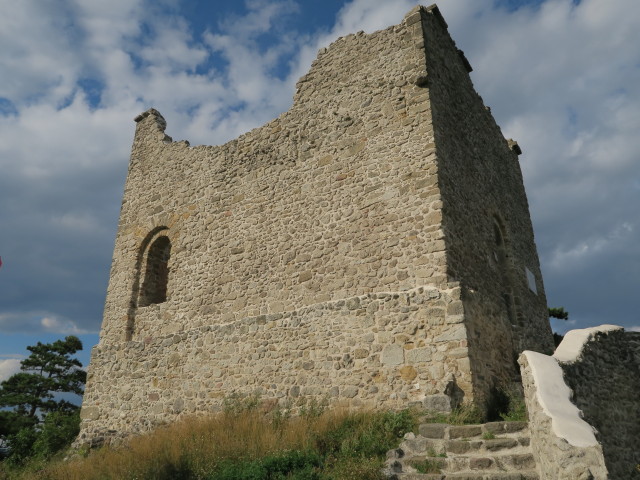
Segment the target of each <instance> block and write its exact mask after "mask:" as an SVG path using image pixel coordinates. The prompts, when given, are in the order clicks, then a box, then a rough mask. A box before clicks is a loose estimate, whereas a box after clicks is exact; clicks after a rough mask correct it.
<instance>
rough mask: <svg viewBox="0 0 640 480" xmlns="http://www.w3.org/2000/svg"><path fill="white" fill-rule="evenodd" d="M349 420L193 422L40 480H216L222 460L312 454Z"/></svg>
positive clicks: (259, 417) (258, 417) (60, 467)
mask: <svg viewBox="0 0 640 480" xmlns="http://www.w3.org/2000/svg"><path fill="white" fill-rule="evenodd" d="M347 416H348V414H347V413H346V412H339V411H331V412H325V413H323V414H322V415H319V416H304V417H291V418H281V419H277V418H276V419H274V418H273V417H267V416H265V415H264V414H263V413H261V412H259V411H258V410H247V411H243V412H241V413H221V414H218V415H215V416H211V417H206V418H203V417H199V418H188V419H185V420H183V421H180V422H177V423H175V424H172V425H170V426H166V427H161V428H159V429H157V430H155V431H154V432H153V433H151V434H148V435H142V436H138V437H133V438H131V439H130V440H129V441H128V442H127V444H126V445H125V446H122V447H119V448H118V447H104V448H102V449H99V450H97V451H94V452H91V453H90V454H89V455H88V456H87V457H86V458H82V459H73V460H70V461H67V462H57V463H52V464H50V465H49V466H48V467H47V468H45V469H44V470H41V471H40V472H31V475H34V473H35V474H36V475H37V477H29V478H38V479H47V480H87V479H105V480H107V479H118V480H121V479H122V480H125V479H129V480H134V479H135V480H138V479H156V480H163V479H171V480H177V479H181V478H194V479H205V478H210V477H209V475H210V472H212V471H214V470H215V469H216V468H217V467H218V466H219V465H220V464H221V462H225V461H240V460H242V461H250V460H254V459H259V458H262V457H265V456H269V455H274V454H276V453H278V452H283V451H290V450H309V449H312V448H314V446H315V441H316V439H317V438H319V437H322V436H323V435H324V434H326V433H327V432H329V431H331V430H335V429H336V428H338V426H339V425H340V424H341V423H342V422H344V420H345V418H346V417H347Z"/></svg>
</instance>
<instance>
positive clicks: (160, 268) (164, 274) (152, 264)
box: [138, 235, 171, 307]
mask: <svg viewBox="0 0 640 480" xmlns="http://www.w3.org/2000/svg"><path fill="white" fill-rule="evenodd" d="M170 256H171V241H170V240H169V238H168V237H166V236H164V235H163V236H160V237H158V238H157V239H156V240H154V242H153V243H152V244H151V245H150V246H149V249H148V251H147V258H146V263H145V269H144V276H143V281H142V286H141V288H140V297H139V300H138V306H139V307H146V306H148V305H153V304H156V303H162V302H165V301H166V300H167V283H168V281H169V257H170Z"/></svg>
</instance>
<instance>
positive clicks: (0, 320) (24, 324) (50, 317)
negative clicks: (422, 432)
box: [0, 311, 95, 357]
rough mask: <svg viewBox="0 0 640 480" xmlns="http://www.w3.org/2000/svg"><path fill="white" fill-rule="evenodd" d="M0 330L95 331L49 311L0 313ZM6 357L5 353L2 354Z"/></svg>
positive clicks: (80, 332) (63, 333) (65, 332)
mask: <svg viewBox="0 0 640 480" xmlns="http://www.w3.org/2000/svg"><path fill="white" fill-rule="evenodd" d="M0 331H4V332H20V333H31V334H36V333H59V334H62V335H81V334H85V333H95V331H91V330H88V329H86V328H84V327H80V326H79V325H78V323H77V322H75V321H73V320H70V319H68V318H64V317H61V316H60V315H56V314H53V313H50V312H40V311H29V312H15V313H3V314H0ZM3 356H4V357H6V356H7V355H3Z"/></svg>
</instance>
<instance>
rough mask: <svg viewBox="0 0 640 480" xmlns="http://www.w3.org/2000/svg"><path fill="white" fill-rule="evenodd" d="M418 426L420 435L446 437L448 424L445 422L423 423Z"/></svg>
mask: <svg viewBox="0 0 640 480" xmlns="http://www.w3.org/2000/svg"><path fill="white" fill-rule="evenodd" d="M418 428H419V431H420V435H422V436H423V437H425V438H444V432H445V429H446V428H447V425H446V424H444V423H423V424H421V425H420V426H419V427H418Z"/></svg>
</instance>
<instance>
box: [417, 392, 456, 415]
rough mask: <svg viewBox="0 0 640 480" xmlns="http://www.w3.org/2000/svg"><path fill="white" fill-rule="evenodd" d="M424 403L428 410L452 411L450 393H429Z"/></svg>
mask: <svg viewBox="0 0 640 480" xmlns="http://www.w3.org/2000/svg"><path fill="white" fill-rule="evenodd" d="M422 404H423V405H424V408H425V410H427V411H428V412H443V413H449V412H451V398H450V397H449V396H448V395H444V394H436V395H427V396H426V397H425V398H424V401H423V402H422Z"/></svg>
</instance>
